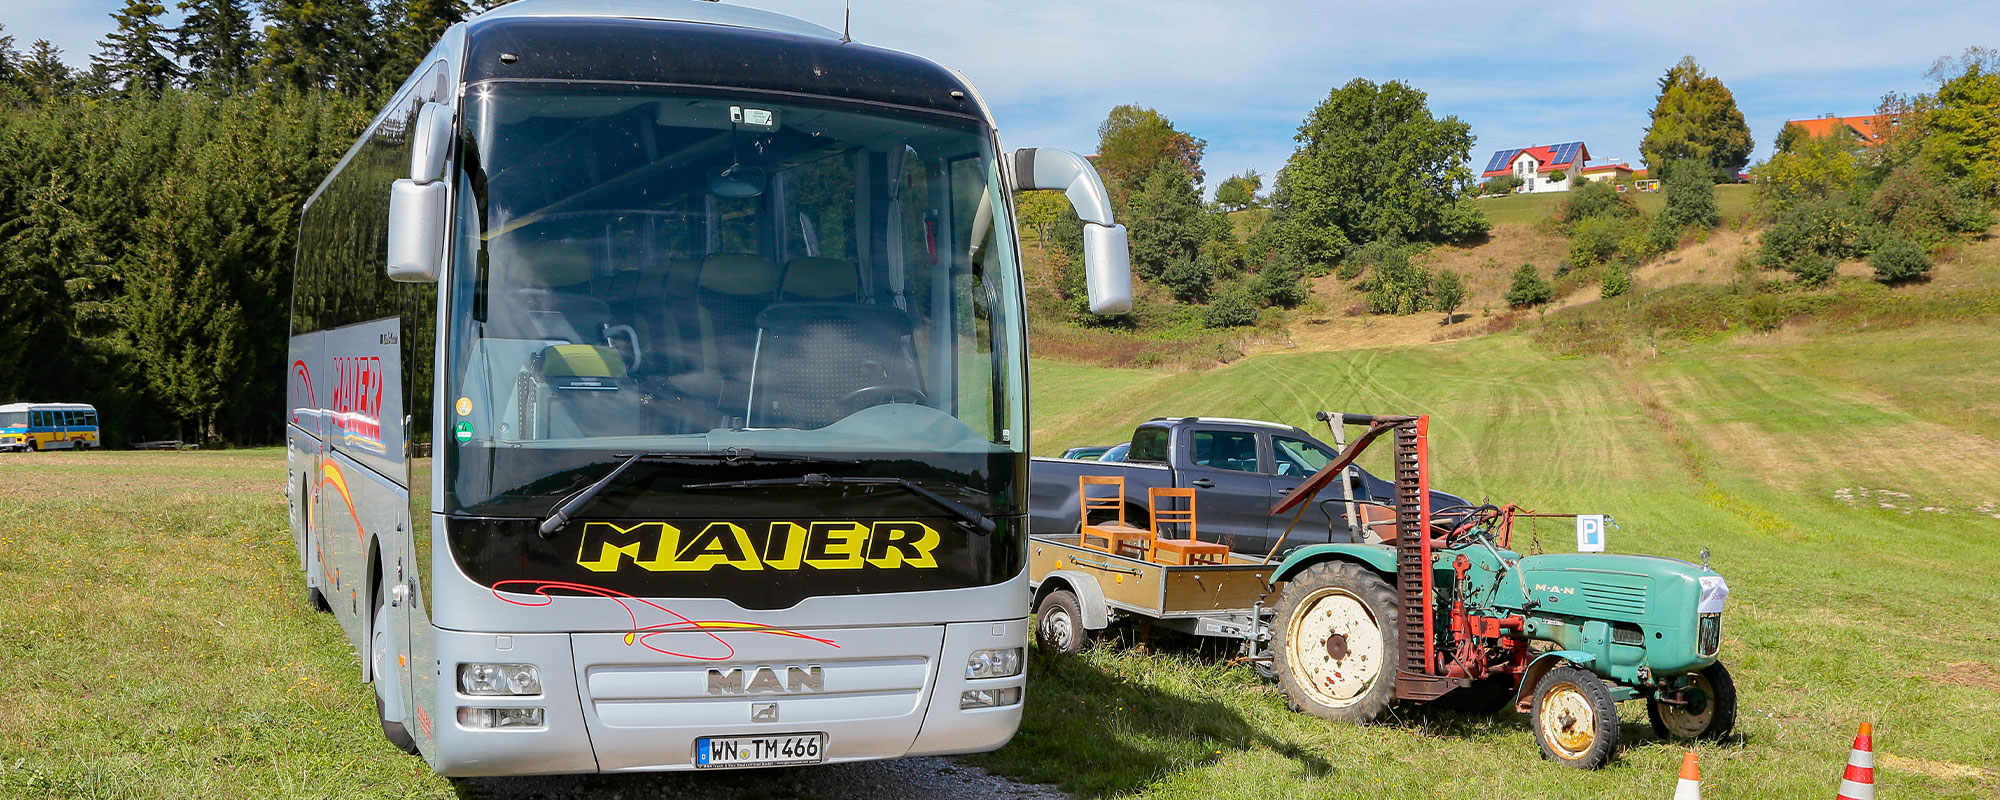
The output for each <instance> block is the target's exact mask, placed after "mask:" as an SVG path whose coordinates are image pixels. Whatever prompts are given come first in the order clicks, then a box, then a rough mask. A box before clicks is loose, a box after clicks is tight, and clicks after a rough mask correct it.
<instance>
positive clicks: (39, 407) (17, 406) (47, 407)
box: [0, 403, 97, 411]
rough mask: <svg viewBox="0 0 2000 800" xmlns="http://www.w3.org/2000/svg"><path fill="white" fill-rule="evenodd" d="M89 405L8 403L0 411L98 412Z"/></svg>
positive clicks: (0, 406) (94, 407) (0, 407)
mask: <svg viewBox="0 0 2000 800" xmlns="http://www.w3.org/2000/svg"><path fill="white" fill-rule="evenodd" d="M96 410H97V407H96V406H93V405H91V404H89V403H8V404H6V405H0V411H96Z"/></svg>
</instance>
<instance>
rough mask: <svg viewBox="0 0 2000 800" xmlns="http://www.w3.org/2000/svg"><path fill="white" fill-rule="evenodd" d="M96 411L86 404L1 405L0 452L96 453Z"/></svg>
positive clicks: (98, 442)
mask: <svg viewBox="0 0 2000 800" xmlns="http://www.w3.org/2000/svg"><path fill="white" fill-rule="evenodd" d="M102 446H103V439H102V438H101V437H100V435H99V433H98V430H97V409H96V408H94V407H92V406H91V405H89V404H87V403H8V404H6V405H0V450H95V449H97V448H99V447H102Z"/></svg>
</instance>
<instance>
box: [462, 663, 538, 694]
mask: <svg viewBox="0 0 2000 800" xmlns="http://www.w3.org/2000/svg"><path fill="white" fill-rule="evenodd" d="M458 688H459V689H460V690H461V691H463V692H465V693H466V694H471V695H531V694H541V693H542V675H541V673H540V672H538V671H536V670H535V665H533V664H460V665H458Z"/></svg>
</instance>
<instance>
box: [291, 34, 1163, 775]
mask: <svg viewBox="0 0 2000 800" xmlns="http://www.w3.org/2000/svg"><path fill="white" fill-rule="evenodd" d="M1025 189H1058V190H1063V191H1065V192H1066V193H1067V195H1068V196H1069V198H1070V199H1071V201H1072V204H1073V205H1075V206H1076V208H1077V211H1078V213H1079V215H1080V216H1082V217H1083V219H1084V220H1085V221H1086V226H1085V228H1086V230H1085V238H1086V247H1085V249H1086V251H1087V258H1086V263H1087V271H1088V273H1089V283H1090V288H1091V291H1092V294H1091V297H1092V302H1093V307H1094V308H1095V309H1096V310H1098V311H1101V312H1116V311H1122V310H1124V308H1126V307H1127V306H1128V305H1129V303H1130V278H1129V275H1128V274H1127V272H1126V250H1125V239H1124V229H1123V228H1121V227H1118V226H1117V225H1115V224H1114V223H1113V220H1112V219H1111V218H1110V213H1109V210H1108V208H1109V206H1108V204H1107V202H1106V200H1105V195H1104V189H1103V186H1102V185H1101V184H1100V183H1099V181H1098V179H1097V177H1096V175H1095V173H1094V171H1092V170H1091V168H1090V167H1089V166H1088V165H1087V164H1086V163H1085V162H1084V161H1083V159H1081V158H1080V157H1078V156H1076V155H1075V154H1073V153H1068V152H1063V151H1053V150H1040V151H1036V150H1017V151H1014V152H1012V153H1006V154H1004V156H1003V152H1002V151H1001V150H1000V147H999V142H998V138H997V135H996V133H995V129H994V125H993V121H992V119H991V117H990V115H989V112H988V110H987V108H986V107H985V106H984V105H983V104H982V102H981V100H980V98H979V95H978V93H977V92H976V91H974V90H973V88H972V86H971V85H970V84H968V83H967V82H966V81H965V80H964V78H962V77H961V76H959V75H958V74H957V73H954V72H952V71H951V70H948V69H945V68H943V67H940V66H938V65H936V64H934V63H932V62H930V61H927V60H924V59H922V58H918V57H915V56H911V55H906V54H902V53H897V52H892V51H888V50H883V49H878V48H873V47H868V46H865V45H861V44H855V43H851V42H848V41H845V40H844V39H843V37H842V36H841V35H840V34H838V33H835V32H833V31H829V30H826V29H823V28H820V27H818V26H815V25H811V24H807V23H804V22H801V21H799V20H796V19H791V18H788V17H783V16H779V15H775V14H770V13H766V12H762V11H756V10H751V9H746V8H741V7H734V6H729V5H724V4H717V3H711V2H701V1H700V0H646V1H645V2H621V1H620V0H609V1H607V0H594V1H592V2H584V1H583V0H522V1H521V2H517V3H514V4H511V5H507V6H504V7H502V8H500V9H497V10H495V11H492V12H488V13H486V14H483V15H480V16H478V17H476V18H474V19H471V20H468V21H467V22H465V23H463V24H459V25H456V26H453V27H452V28H451V29H450V30H449V31H448V32H447V33H446V34H445V36H444V39H443V40H442V41H441V42H439V44H438V45H437V47H436V48H435V49H434V50H432V52H431V53H430V54H429V55H428V56H427V57H426V58H425V59H424V61H423V63H422V65H421V67H420V68H419V69H418V70H417V71H416V73H415V74H414V75H412V76H410V78H409V79H408V80H407V81H406V82H405V83H404V84H403V85H402V88H401V89H400V90H399V91H398V92H397V93H396V95H395V98H394V100H393V101H392V102H391V103H390V104H389V106H388V107H387V108H386V109H385V110H383V111H382V113H381V114H380V116H378V117H377V118H376V119H375V120H374V122H373V123H372V124H371V125H370V126H369V128H368V130H367V132H366V133H365V134H364V135H363V136H362V138H361V140H360V141H359V142H357V143H356V144H355V145H354V146H353V148H352V149H351V150H350V151H349V152H348V153H347V155H346V157H345V158H343V159H342V160H341V162H340V163H339V165H338V166H337V167H336V168H335V169H334V171H333V173H332V175H330V176H329V177H328V178H327V179H326V181H325V182H324V183H323V184H322V185H321V186H320V187H319V189H318V191H317V192H315V193H314V195H313V196H312V197H311V198H310V199H309V200H308V201H307V203H306V206H305V210H304V212H303V217H302V220H301V223H300V242H299V253H298V263H297V270H296V279H295V287H296V288H295V291H294V295H293V300H292V311H291V313H292V341H291V363H290V369H289V379H290V389H289V392H288V401H289V402H288V405H289V408H288V409H287V418H288V422H289V428H288V430H289V451H290V463H291V476H292V477H291V482H290V485H289V487H288V493H289V494H290V496H291V508H292V526H293V531H294V534H295V536H296V537H297V540H298V546H299V554H300V559H301V563H302V564H303V566H304V569H305V574H306V584H307V587H308V593H309V596H310V598H311V600H312V602H313V603H314V604H316V605H317V606H319V607H320V608H322V609H326V610H330V611H331V612H332V613H333V615H334V616H335V617H336V618H338V619H339V621H340V624H341V626H342V628H344V629H345V631H346V633H347V635H348V637H349V639H350V641H351V642H352V644H353V645H354V646H355V648H356V649H357V651H358V652H360V653H361V654H362V675H361V677H362V678H363V680H366V681H369V682H371V683H372V684H373V685H374V687H375V695H376V698H377V700H378V703H379V706H380V710H381V720H382V729H383V731H384V733H386V734H387V735H388V737H389V738H390V739H391V740H392V741H394V742H396V743H397V744H399V745H401V746H402V747H404V748H405V749H408V750H410V751H411V752H420V753H421V754H422V755H423V756H424V757H425V758H426V759H428V761H429V763H430V765H431V766H432V767H433V768H434V769H435V770H437V771H438V772H440V773H444V774H447V775H499V774H519V773H566V772H594V771H603V772H611V771H625V770H675V769H689V768H698V767H729V766H758V765H772V764H794V763H815V762H835V761H851V760H859V759H877V758H894V757H899V756H905V755H914V754H930V753H958V752H970V751H979V750H989V749H992V748H996V747H999V746H1000V745H1001V744H1003V743H1005V742H1006V741H1007V740H1008V738H1009V737H1011V736H1012V735H1013V733H1014V731H1015V729H1016V728H1017V726H1018V724H1019V721H1020V714H1021V711H1020V709H1021V703H1022V688H1023V682H1024V679H1025V676H1024V675H1023V673H1022V669H1023V658H1022V656H1023V652H1022V648H1023V647H1024V646H1025V644H1026V642H1027V638H1028V629H1027V624H1026V622H1027V621H1026V613H1027V611H1026V609H1027V604H1028V602H1027V601H1028V593H1027V592H1028V590H1027V575H1026V574H1024V572H1023V562H1024V560H1025V553H1026V550H1025V548H1026V541H1027V536H1026V535H1027V531H1026V525H1025V519H1026V516H1025V515H1026V513H1027V508H1026V503H1027V497H1028V492H1027V471H1028V457H1027V453H1028V441H1027V440H1028V429H1029V428H1028V416H1027V415H1028V408H1027V399H1026V398H1027V391H1026V385H1025V381H1026V353H1025V342H1024V339H1025V326H1024V323H1023V319H1022V291H1021V267H1020V262H1019V257H1018V252H1017V242H1016V237H1015V224H1014V221H1013V206H1012V200H1011V193H1012V192H1014V191H1018V190H1025Z"/></svg>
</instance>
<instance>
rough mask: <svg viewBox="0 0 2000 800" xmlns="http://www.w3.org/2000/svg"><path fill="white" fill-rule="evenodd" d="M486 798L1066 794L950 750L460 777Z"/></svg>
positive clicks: (976, 799)
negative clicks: (941, 754)
mask: <svg viewBox="0 0 2000 800" xmlns="http://www.w3.org/2000/svg"><path fill="white" fill-rule="evenodd" d="M457 784H458V787H459V790H460V793H461V794H462V795H463V796H466V797H473V798H482V800H572V799H577V800H580V799H581V798H586V797H587V798H592V800H653V799H654V798H673V800H734V798H755V799H756V800H780V798H798V799H799V800H932V799H933V798H939V799H940V800H943V799H947V798H948V799H949V800H1068V796H1067V795H1064V794H1063V793H1061V792H1059V791H1056V789H1055V787H1052V786H1042V785H1035V784H1024V783H1015V782H1013V781H1011V780H1008V779H1006V778H1002V777H1000V776H998V775H993V774H991V773H988V772H987V771H986V770H983V769H980V768H978V767H973V766H967V765H965V764H961V763H958V762H956V761H953V760H951V759H949V758H906V759H900V760H896V761H867V762H861V763H856V764H831V765H827V766H819V767H793V768H780V769H752V770H725V771H720V772H675V773H651V774H641V775H571V776H559V777H549V778H476V779H464V780H460V781H458V782H457Z"/></svg>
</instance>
